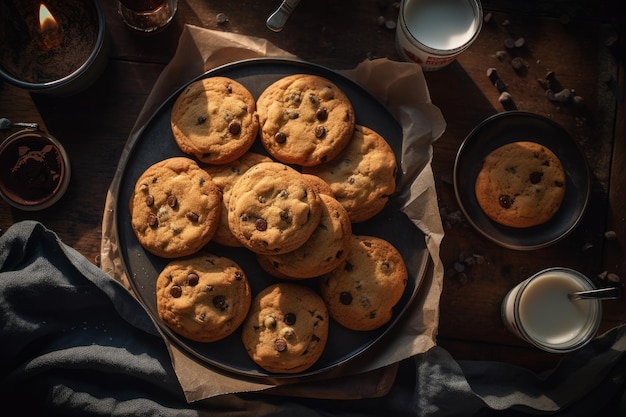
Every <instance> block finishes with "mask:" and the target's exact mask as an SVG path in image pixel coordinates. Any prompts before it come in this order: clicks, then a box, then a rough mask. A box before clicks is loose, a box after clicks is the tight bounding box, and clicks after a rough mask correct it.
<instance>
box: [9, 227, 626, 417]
mask: <svg viewBox="0 0 626 417" xmlns="http://www.w3.org/2000/svg"><path fill="white" fill-rule="evenodd" d="M0 349H1V352H2V355H1V356H0V357H1V358H2V359H1V360H0V401H1V403H2V404H4V405H3V407H4V409H9V408H12V409H14V410H15V409H17V410H19V413H20V414H21V415H31V414H33V415H34V413H36V412H45V413H46V414H45V415H46V416H50V415H60V416H71V415H77V416H102V415H107V416H125V417H128V416H235V415H237V416H252V417H255V416H290V417H291V416H305V417H306V416H338V417H342V416H345V417H350V416H389V415H393V416H429V417H435V416H438V417H439V416H472V415H480V416H488V415H507V416H511V415H514V416H521V415H530V414H546V413H551V415H559V416H592V415H603V416H608V415H611V413H610V411H614V412H615V414H614V415H626V414H625V412H626V408H624V406H625V405H626V398H623V396H624V390H625V387H626V383H625V377H626V358H625V356H624V351H625V350H626V327H617V328H615V329H613V330H611V331H609V332H608V333H606V334H604V335H602V336H601V337H599V338H597V339H596V340H594V341H593V342H592V343H591V344H589V345H587V346H586V347H584V348H582V349H580V350H578V351H576V352H573V353H571V354H568V355H565V356H564V358H563V360H562V361H561V362H560V363H559V364H558V365H557V366H556V367H555V368H554V369H553V370H551V371H550V372H547V373H545V374H542V375H537V374H534V373H532V372H530V371H528V370H526V369H524V368H521V367H517V366H512V365H508V364H504V363H497V362H477V361H455V360H454V359H453V358H452V357H451V356H450V354H449V353H448V352H446V351H445V350H444V349H442V348H440V347H437V346H436V347H434V348H432V349H430V350H428V351H427V352H426V353H424V354H420V355H416V356H414V357H411V358H409V359H406V360H404V361H402V362H401V364H400V369H399V372H398V376H397V378H396V381H395V384H394V386H393V387H392V389H391V390H390V392H389V394H388V395H387V396H385V397H382V398H370V399H364V400H358V401H346V400H316V399H305V398H296V397H284V396H282V397H281V396H274V395H268V394H263V393H242V394H236V395H235V394H228V395H223V396H218V397H214V398H210V399H206V400H202V401H198V402H194V403H187V401H186V400H185V397H184V395H183V392H182V389H181V387H180V385H179V383H178V381H177V379H176V375H175V373H174V370H173V368H172V364H171V360H170V357H169V355H168V352H167V349H166V347H165V343H164V341H163V339H162V338H161V337H160V335H159V333H158V331H157V329H156V326H155V324H154V323H153V321H152V320H151V318H150V316H149V315H148V314H147V312H146V311H145V310H144V309H143V307H142V306H141V305H140V304H139V303H138V302H137V301H136V300H135V298H133V297H132V296H131V295H130V294H129V293H128V291H126V289H124V288H123V287H122V286H121V285H120V284H119V283H118V282H117V281H115V280H113V279H112V278H110V277H109V275H107V274H106V273H104V272H103V271H101V270H100V269H99V268H97V267H96V266H95V265H93V264H92V263H91V262H89V261H88V260H87V259H86V258H84V257H83V256H82V255H80V254H79V253H78V252H76V251H75V250H74V249H72V248H70V247H69V246H67V245H65V244H64V243H63V242H61V241H60V239H59V238H58V236H57V235H56V234H55V233H54V232H52V231H50V230H48V229H46V228H45V226H43V225H42V224H41V223H38V222H35V221H24V222H20V223H17V224H15V225H13V226H12V227H11V228H10V229H9V230H7V231H6V232H5V233H4V235H2V236H0ZM620 406H621V408H620ZM607 407H608V408H607ZM499 410H500V411H499ZM502 410H504V411H502ZM1 414H2V415H4V413H1Z"/></svg>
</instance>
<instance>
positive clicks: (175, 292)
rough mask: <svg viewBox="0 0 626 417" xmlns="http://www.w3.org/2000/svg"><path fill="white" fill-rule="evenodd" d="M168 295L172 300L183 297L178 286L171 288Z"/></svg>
mask: <svg viewBox="0 0 626 417" xmlns="http://www.w3.org/2000/svg"><path fill="white" fill-rule="evenodd" d="M170 295H171V296H172V297H174V298H179V297H180V296H181V295H183V289H182V288H180V286H178V285H174V286H172V288H170Z"/></svg>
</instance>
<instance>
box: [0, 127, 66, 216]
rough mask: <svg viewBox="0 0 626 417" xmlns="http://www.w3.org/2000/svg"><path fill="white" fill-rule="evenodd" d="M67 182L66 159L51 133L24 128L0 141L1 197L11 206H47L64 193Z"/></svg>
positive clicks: (19, 207)
mask: <svg viewBox="0 0 626 417" xmlns="http://www.w3.org/2000/svg"><path fill="white" fill-rule="evenodd" d="M69 182H70V161H69V158H68V156H67V153H66V152H65V149H64V148H63V146H62V145H61V143H60V142H59V141H58V140H56V139H55V138H54V137H52V136H51V135H49V134H47V133H45V132H42V131H40V130H33V129H25V130H21V131H19V132H16V133H14V134H12V135H11V136H9V137H8V138H7V139H5V140H4V142H2V144H0V196H1V197H2V198H3V199H4V200H5V201H7V202H8V203H9V204H11V205H12V206H13V207H16V208H18V209H21V210H26V211H35V210H42V209H45V208H48V207H50V206H51V205H53V204H54V203H56V202H57V201H58V200H59V199H60V198H61V197H62V196H63V194H64V193H65V191H66V190H67V187H68V185H69Z"/></svg>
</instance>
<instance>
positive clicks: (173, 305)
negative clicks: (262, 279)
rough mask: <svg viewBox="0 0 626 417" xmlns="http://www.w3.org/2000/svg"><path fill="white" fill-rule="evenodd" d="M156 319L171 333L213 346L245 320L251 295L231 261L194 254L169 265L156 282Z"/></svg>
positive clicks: (234, 263)
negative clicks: (157, 315)
mask: <svg viewBox="0 0 626 417" xmlns="http://www.w3.org/2000/svg"><path fill="white" fill-rule="evenodd" d="M156 301H157V311H158V314H159V317H160V318H161V320H163V322H164V323H165V324H166V325H167V326H168V327H169V328H170V329H172V330H173V331H174V332H176V333H178V334H179V335H181V336H183V337H186V338H188V339H191V340H195V341H197V342H215V341H217V340H221V339H224V338H226V337H227V336H229V335H230V334H232V333H233V332H234V331H235V330H236V329H237V328H238V327H239V326H240V325H241V323H243V321H244V320H245V318H246V316H247V314H248V311H249V310H250V304H251V302H252V293H251V291H250V285H249V282H248V278H247V277H246V274H245V272H244V271H243V269H241V267H240V266H239V265H238V264H237V263H236V262H235V261H233V260H231V259H229V258H225V257H220V256H216V255H214V254H208V253H206V254H197V255H195V256H193V257H189V258H181V259H174V260H172V261H170V262H169V263H168V264H167V265H166V266H165V268H164V269H163V271H162V272H161V273H160V274H159V276H158V278H157V282H156Z"/></svg>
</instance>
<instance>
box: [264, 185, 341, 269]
mask: <svg viewBox="0 0 626 417" xmlns="http://www.w3.org/2000/svg"><path fill="white" fill-rule="evenodd" d="M320 198H321V200H322V216H321V218H320V223H319V226H318V227H317V229H315V231H314V232H313V234H312V235H311V237H310V238H309V239H308V240H307V241H306V242H305V243H304V244H303V245H302V246H300V247H299V248H297V249H295V250H293V251H291V252H287V253H284V254H282V255H264V256H265V257H266V258H267V261H268V262H269V263H270V264H271V265H272V268H273V269H274V270H276V271H278V273H280V274H282V275H284V276H286V277H290V278H293V279H304V278H314V277H317V276H320V275H323V274H326V273H328V272H330V271H332V270H333V269H335V268H336V267H337V266H338V265H339V264H340V263H341V262H343V261H344V260H345V259H346V257H347V256H348V251H349V250H350V239H351V236H352V224H351V223H350V217H349V216H348V212H347V211H346V209H345V208H343V206H342V205H341V203H339V202H338V201H337V200H335V199H334V198H333V197H330V196H328V195H325V194H320Z"/></svg>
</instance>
